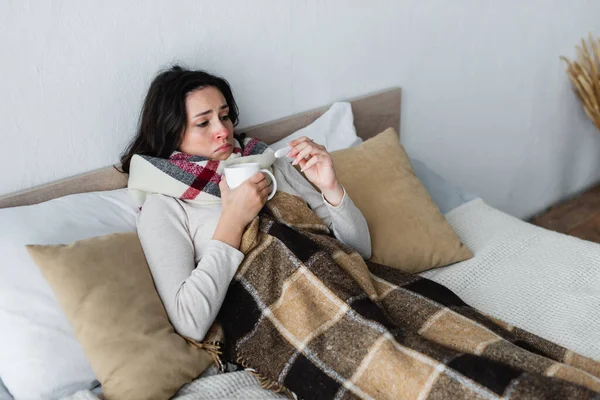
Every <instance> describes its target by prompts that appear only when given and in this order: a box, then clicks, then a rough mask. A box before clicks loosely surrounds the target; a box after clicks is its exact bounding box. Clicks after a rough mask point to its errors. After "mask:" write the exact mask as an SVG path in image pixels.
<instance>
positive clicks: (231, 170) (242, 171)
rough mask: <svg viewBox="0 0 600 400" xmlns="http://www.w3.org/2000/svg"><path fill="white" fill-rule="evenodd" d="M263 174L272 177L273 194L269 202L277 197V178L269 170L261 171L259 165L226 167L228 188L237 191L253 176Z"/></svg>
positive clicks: (249, 164) (247, 164) (248, 164)
mask: <svg viewBox="0 0 600 400" xmlns="http://www.w3.org/2000/svg"><path fill="white" fill-rule="evenodd" d="M258 172H262V173H264V174H267V175H269V176H270V177H271V184H272V185H273V189H272V190H271V194H270V195H269V197H268V198H267V200H271V199H272V198H273V196H275V192H277V181H276V180H275V176H273V174H272V173H271V171H269V170H268V169H260V164H259V163H246V164H234V165H230V166H228V167H225V178H227V186H229V187H230V188H231V189H235V188H236V187H238V186H240V185H241V184H242V183H243V182H244V181H245V180H246V179H248V178H250V177H251V176H252V175H254V174H256V173H258Z"/></svg>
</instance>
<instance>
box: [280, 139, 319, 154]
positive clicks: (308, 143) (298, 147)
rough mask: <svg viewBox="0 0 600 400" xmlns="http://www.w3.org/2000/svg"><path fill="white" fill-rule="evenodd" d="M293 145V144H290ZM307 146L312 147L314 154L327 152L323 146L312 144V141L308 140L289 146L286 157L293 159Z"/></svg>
mask: <svg viewBox="0 0 600 400" xmlns="http://www.w3.org/2000/svg"><path fill="white" fill-rule="evenodd" d="M292 143H294V142H292ZM308 146H312V148H313V149H314V151H315V152H327V150H326V149H325V146H321V145H320V144H318V143H315V142H313V141H312V140H310V139H308V140H305V141H301V142H298V143H296V144H295V145H293V146H292V145H290V147H292V149H291V150H290V151H289V152H288V153H287V155H286V156H287V157H290V158H292V157H295V156H296V155H297V154H298V153H299V152H300V151H302V150H303V149H305V148H306V147H308Z"/></svg>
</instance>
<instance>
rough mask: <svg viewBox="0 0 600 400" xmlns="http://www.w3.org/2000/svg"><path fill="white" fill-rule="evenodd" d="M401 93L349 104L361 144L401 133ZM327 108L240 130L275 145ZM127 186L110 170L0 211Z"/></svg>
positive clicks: (25, 194)
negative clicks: (386, 132) (391, 131)
mask: <svg viewBox="0 0 600 400" xmlns="http://www.w3.org/2000/svg"><path fill="white" fill-rule="evenodd" d="M400 100H401V90H400V89H399V88H391V89H387V90H384V91H381V92H377V93H373V94H369V95H366V96H362V97H359V98H355V99H350V100H345V101H348V102H350V103H351V104H352V113H353V114H354V126H355V127H356V133H357V134H358V136H360V137H361V138H362V139H363V140H366V139H368V138H370V137H373V136H375V135H377V134H378V133H380V132H382V131H384V130H385V129H387V128H389V127H393V128H394V129H396V131H397V132H400ZM329 107H330V105H327V106H324V107H319V108H316V109H314V110H310V111H306V112H303V113H300V114H296V115H292V116H289V117H285V118H282V119H278V120H275V121H271V122H267V123H265V124H261V125H257V126H253V127H249V128H246V129H243V131H244V132H246V133H247V134H248V135H249V136H253V137H256V138H259V139H261V140H262V141H264V142H265V143H267V144H271V143H274V142H276V141H277V140H279V139H282V138H284V137H286V136H288V135H290V134H291V133H293V132H295V131H297V130H299V129H301V128H303V127H305V126H307V125H309V124H310V123H312V122H313V121H315V120H316V119H317V118H319V117H320V116H321V115H322V114H323V113H324V112H325V111H327V110H328V109H329ZM126 186H127V176H126V175H124V174H122V173H120V172H118V171H117V170H116V169H115V168H114V167H113V166H109V167H104V168H101V169H98V170H95V171H90V172H86V173H84V174H81V175H77V176H73V177H70V178H66V179H62V180H59V181H55V182H51V183H48V184H45V185H41V186H37V187H34V188H32V189H26V190H23V191H20V192H16V193H11V194H8V195H5V196H0V208H7V207H16V206H25V205H31V204H38V203H42V202H44V201H48V200H52V199H55V198H57V197H62V196H66V195H69V194H75V193H86V192H94V191H101V190H113V189H120V188H124V187H126Z"/></svg>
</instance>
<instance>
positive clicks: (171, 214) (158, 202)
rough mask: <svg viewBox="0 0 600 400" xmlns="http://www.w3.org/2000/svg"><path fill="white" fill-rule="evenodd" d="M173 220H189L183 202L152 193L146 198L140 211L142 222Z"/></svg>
mask: <svg viewBox="0 0 600 400" xmlns="http://www.w3.org/2000/svg"><path fill="white" fill-rule="evenodd" d="M172 218H176V219H187V213H186V212H185V210H184V208H183V205H182V202H181V200H179V199H176V198H174V197H171V196H166V195H164V194H159V193H151V194H149V195H148V196H147V197H146V201H144V204H143V205H142V209H141V211H140V220H144V219H154V220H164V219H172Z"/></svg>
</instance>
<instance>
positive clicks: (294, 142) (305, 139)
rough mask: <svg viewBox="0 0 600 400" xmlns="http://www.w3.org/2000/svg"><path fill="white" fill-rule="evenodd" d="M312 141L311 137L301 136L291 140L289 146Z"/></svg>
mask: <svg viewBox="0 0 600 400" xmlns="http://www.w3.org/2000/svg"><path fill="white" fill-rule="evenodd" d="M310 141H312V139H310V138H307V137H306V136H301V137H299V138H298V139H294V140H292V141H291V142H289V143H288V146H290V147H294V146H296V145H297V144H299V143H302V142H310Z"/></svg>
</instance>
